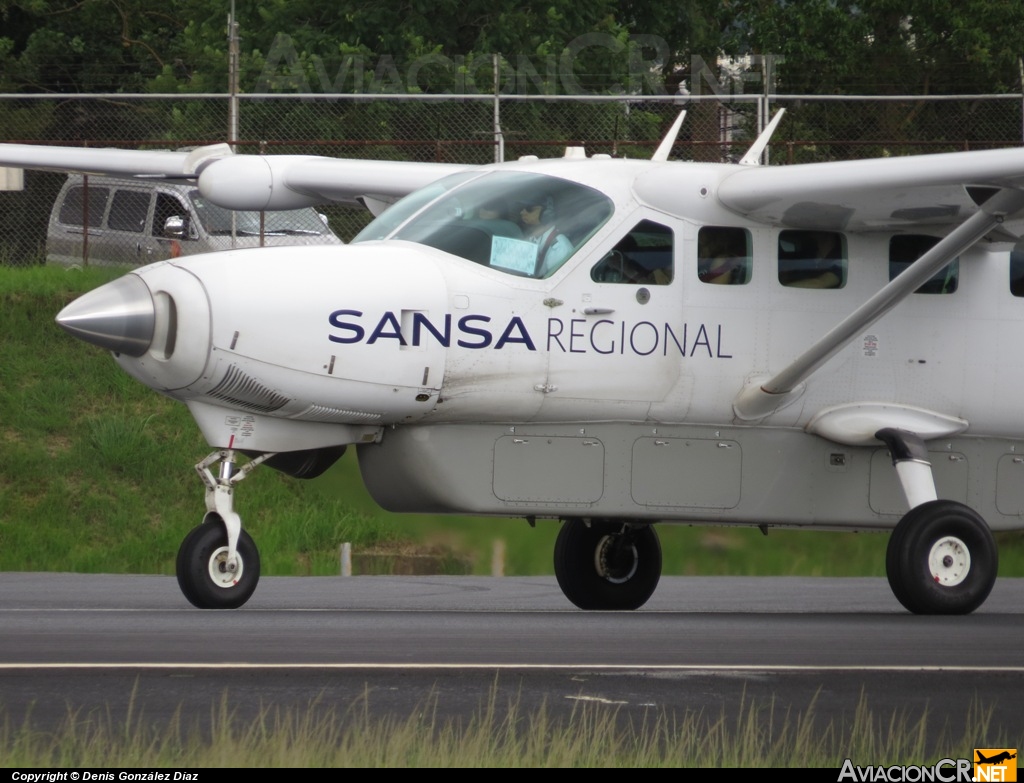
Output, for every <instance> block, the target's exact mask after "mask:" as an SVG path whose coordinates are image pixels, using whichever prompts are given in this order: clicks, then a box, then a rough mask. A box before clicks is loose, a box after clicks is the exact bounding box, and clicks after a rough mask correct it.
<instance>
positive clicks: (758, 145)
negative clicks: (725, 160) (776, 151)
mask: <svg viewBox="0 0 1024 783" xmlns="http://www.w3.org/2000/svg"><path fill="white" fill-rule="evenodd" d="M785 113H786V110H785V109H779V110H778V111H777V112H776V113H775V116H774V117H772V121H771V122H769V123H768V125H767V126H766V127H765V129H764V130H763V131H761V135H760V136H758V137H757V140H756V141H755V142H754V143H753V144H752V145H751V146H750V149H749V150H747V154H746V155H744V156H743V157H742V158H740V163H741V164H742V165H744V166H760V165H761V153H762V152H764V148H765V147H767V146H768V142H769V141H770V140H771V138H772V134H773V133H775V129H776V128H777V127H778V126H779V121H780V120H781V119H782V115H783V114H785Z"/></svg>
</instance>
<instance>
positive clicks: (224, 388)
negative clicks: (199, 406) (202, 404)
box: [210, 365, 291, 413]
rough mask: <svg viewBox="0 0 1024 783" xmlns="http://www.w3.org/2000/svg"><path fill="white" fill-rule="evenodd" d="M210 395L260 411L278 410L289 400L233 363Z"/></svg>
mask: <svg viewBox="0 0 1024 783" xmlns="http://www.w3.org/2000/svg"><path fill="white" fill-rule="evenodd" d="M210 396H211V397H216V398H217V399H218V400H221V401H222V402H226V403H228V404H230V405H231V406H232V407H237V408H245V409H246V410H251V411H258V412H260V413H271V412H273V411H276V410H280V409H281V408H283V407H284V406H285V405H287V404H288V403H289V402H290V401H291V400H290V399H289V398H288V397H285V396H284V395H281V394H278V393H277V392H275V391H274V390H273V389H268V388H267V387H266V386H264V385H263V384H262V383H260V382H259V381H257V380H256V379H255V378H252V377H251V376H249V375H247V374H246V373H244V372H242V371H241V370H240V369H238V367H237V366H235V365H231V366H230V367H229V368H228V371H227V372H226V373H225V374H224V377H223V378H222V379H221V382H220V383H218V384H217V385H216V386H215V387H214V388H213V389H211V390H210Z"/></svg>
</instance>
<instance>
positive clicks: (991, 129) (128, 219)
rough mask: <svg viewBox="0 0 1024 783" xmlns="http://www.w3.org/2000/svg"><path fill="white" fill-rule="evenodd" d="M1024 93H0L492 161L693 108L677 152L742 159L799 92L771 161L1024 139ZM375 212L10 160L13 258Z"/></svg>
mask: <svg viewBox="0 0 1024 783" xmlns="http://www.w3.org/2000/svg"><path fill="white" fill-rule="evenodd" d="M1022 104H1024V95H1020V94H1014V95H964V96H940V97H936V96H929V97H911V96H875V97H867V96H865V97H843V96H810V95H807V96H787V95H771V96H764V95H700V96H686V97H683V96H680V95H674V96H663V95H658V96H650V97H623V96H592V95H588V96H548V95H545V96H522V95H498V96H494V95H491V96H488V95H479V94H471V95H459V96H453V95H409V94H394V95H377V94H355V95H319V94H303V95H299V94H287V95H282V94H264V95H239V96H235V97H234V98H232V97H231V96H227V95H187V96H182V95H173V96H167V95H117V94H110V95H60V96H54V95H45V96H44V95H38V96H36V95H0V141H3V142H10V143H30V144H59V145H70V146H83V147H123V148H140V149H143V148H144V149H179V148H184V147H194V146H198V145H204V144H214V143H219V142H224V141H228V142H231V143H233V144H234V145H235V148H236V150H237V151H238V152H240V153H252V154H284V153H293V154H313V155H327V156H332V157H343V158H344V157H351V158H369V159H382V160H414V161H441V162H459V163H477V164H484V163H490V162H493V161H496V160H512V159H515V158H518V157H521V156H524V155H536V156H538V157H556V156H559V155H561V154H562V153H563V150H564V148H565V147H567V146H582V147H585V148H586V150H587V153H588V154H591V155H593V154H607V155H612V156H615V157H632V158H648V157H650V156H651V155H652V154H653V152H654V150H655V149H656V148H657V146H658V144H659V142H660V141H661V139H662V138H663V136H664V135H665V133H666V132H667V130H668V128H669V127H670V125H671V124H672V122H673V121H674V120H675V118H676V116H677V115H678V113H679V112H680V111H681V110H683V109H686V110H687V118H686V121H685V123H684V124H683V128H682V131H681V133H680V134H679V138H678V140H677V142H676V144H675V146H674V147H673V150H672V157H673V158H676V159H679V160H698V161H728V160H736V159H738V158H739V157H741V156H742V155H743V153H744V152H745V151H746V149H747V147H748V146H749V144H750V143H751V141H752V140H753V139H754V138H756V136H757V134H758V133H759V132H760V130H761V129H762V128H763V127H764V125H765V123H766V121H767V119H768V118H769V117H770V116H772V115H774V113H775V112H776V111H777V110H778V109H780V108H785V109H787V113H786V115H785V117H784V119H783V121H782V123H781V125H780V126H779V128H778V129H777V130H776V132H775V134H774V136H773V139H772V143H771V145H770V146H769V149H768V156H769V161H770V163H772V164H781V165H785V164H792V163H805V162H812V161H825V160H847V159H857V158H867V157H881V156H890V155H893V156H895V155H912V154H921V153H929V152H946V151H953V150H967V149H984V148H992V147H1007V146H1018V145H1020V144H1021V143H1022V138H1024V132H1022V122H1024V113H1022ZM229 128H232V129H233V128H237V131H234V130H229ZM232 136H234V138H232ZM5 183H6V187H7V188H9V189H6V190H4V189H2V188H3V187H4V184H5ZM76 188H77V190H76ZM311 216H312V217H313V219H314V220H315V221H316V222H312V223H311V222H309V219H310V217H311ZM369 218H370V216H369V214H368V213H366V212H364V211H359V210H354V209H350V208H345V207H340V206H332V205H325V206H323V207H320V208H318V209H317V210H316V211H315V212H314V211H313V210H309V211H304V212H303V213H302V214H295V215H292V216H285V217H281V216H279V215H278V216H275V215H274V214H273V213H266V214H260V213H248V214H246V213H236V214H233V215H232V214H230V213H225V211H223V210H217V209H215V208H213V207H212V205H208V204H205V203H203V200H202V199H201V197H200V196H199V195H198V193H196V192H194V189H191V188H187V187H185V186H174V187H169V186H167V187H164V186H161V185H158V184H157V183H149V185H148V186H142V185H139V183H137V182H136V183H134V184H131V183H118V182H106V181H101V180H97V179H96V178H89V180H87V181H85V182H82V181H80V179H79V180H75V181H72V182H68V177H66V176H65V175H63V174H56V173H49V172H36V171H26V172H24V173H23V176H20V175H19V174H18V173H15V174H14V175H13V176H8V177H3V176H0V264H4V265H29V264H38V263H44V262H45V261H46V260H47V256H48V255H49V256H50V258H51V260H57V259H59V260H60V261H61V262H63V263H79V264H90V263H92V264H97V263H117V264H123V265H132V264H139V263H148V262H149V261H153V260H159V258H162V257H169V256H172V255H175V254H177V253H189V252H196V251H198V250H209V249H217V248H218V247H230V246H239V245H249V244H267V243H281V242H285V243H289V244H302V243H306V242H332V241H349V240H350V239H351V238H352V237H353V236H354V235H355V234H356V233H357V232H358V231H359V230H360V228H362V226H364V225H365V224H366V223H367V222H368V220H369ZM320 226H323V227H324V229H328V228H329V230H323V231H321V230H320V228H319V227H320ZM58 234H60V235H61V237H58V236H57V235H58ZM104 234H106V237H105V238H104ZM201 235H202V236H206V235H208V241H206V240H204V241H200V239H201ZM215 237H220V239H216V238H215ZM119 242H121V243H123V246H121V247H120V248H119V249H116V250H115V249H114V247H115V246H116V245H117V243H119Z"/></svg>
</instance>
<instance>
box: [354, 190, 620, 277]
mask: <svg viewBox="0 0 1024 783" xmlns="http://www.w3.org/2000/svg"><path fill="white" fill-rule="evenodd" d="M464 176H465V175H456V177H464ZM450 179H452V178H448V179H446V180H441V181H440V182H438V183H435V185H431V186H428V188H427V189H425V190H430V189H433V188H436V190H435V191H434V192H433V193H432V194H431V195H432V196H433V200H432V201H431V199H430V198H429V197H428V198H424V192H423V191H417V192H416V193H413V194H411V195H410V196H407V197H406V198H404V199H402V200H401V201H399V202H398V203H397V204H395V205H394V206H393V207H391V209H389V210H387V211H386V212H384V213H383V214H382V215H381V216H380V217H379V218H377V220H375V221H373V222H372V223H371V224H370V225H369V226H367V227H366V228H365V229H364V230H363V231H362V232H360V234H359V235H358V236H357V237H356V238H355V239H354V240H353V243H355V242H361V241H366V240H369V239H384V238H389V239H404V240H407V241H409V242H418V243H420V244H423V245H429V246H430V247H435V248H437V249H438V250H443V251H445V252H447V253H452V254H453V255H457V256H460V257H462V258H465V259H467V260H469V261H473V262H474V263H477V264H483V265H485V266H489V267H491V268H493V269H496V270H500V271H502V272H507V273H509V274H514V275H521V276H525V277H535V278H544V277H548V276H549V275H551V274H552V273H553V272H554V271H555V270H557V269H558V268H559V267H560V266H562V264H564V263H565V262H566V261H567V260H568V259H569V258H570V257H571V256H572V254H573V253H575V252H576V250H577V249H578V248H579V247H580V246H581V245H583V243H584V242H586V241H587V239H589V238H590V237H591V236H592V235H593V234H594V232H595V231H597V229H598V228H600V227H601V226H602V225H603V224H604V222H605V221H606V220H608V218H609V217H610V216H611V214H612V209H613V207H612V202H611V200H610V199H609V198H608V197H607V196H605V195H604V194H602V193H600V192H599V191H597V190H594V189H592V188H588V187H586V186H584V185H580V184H578V183H575V182H570V181H568V180H564V179H558V178H556V177H549V176H547V175H544V174H531V173H525V172H510V171H496V172H492V173H490V174H486V175H484V176H477V177H474V178H472V179H471V180H470V181H468V182H455V183H454V184H455V186H454V187H451V188H450V190H446V189H445V188H444V187H443V185H444V184H447V183H448V182H449V180H450ZM439 185H440V186H442V187H438V186H439ZM442 193H443V195H441V194H442ZM438 196H440V197H438ZM393 213H395V214H393ZM396 217H397V218H398V220H396V219H395V218H396ZM396 228H397V230H396Z"/></svg>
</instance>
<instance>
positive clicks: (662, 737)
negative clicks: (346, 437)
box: [0, 689, 1024, 774]
mask: <svg viewBox="0 0 1024 783" xmlns="http://www.w3.org/2000/svg"><path fill="white" fill-rule="evenodd" d="M495 693H496V689H492V692H491V694H490V695H489V697H488V698H487V699H486V700H485V702H484V703H483V704H481V706H480V707H479V709H478V711H477V712H476V714H475V715H473V716H472V717H471V718H470V719H468V720H466V721H464V722H462V721H456V720H452V719H445V720H442V719H441V718H439V717H438V706H439V705H438V703H437V701H436V699H429V700H428V701H427V702H426V703H424V704H422V705H419V707H417V708H416V709H414V710H413V711H412V714H411V716H410V717H408V718H405V719H374V718H371V717H370V710H369V709H368V708H367V707H368V704H369V701H368V699H369V696H365V697H364V698H363V699H359V700H356V701H355V702H354V703H353V704H351V705H349V706H348V707H347V708H346V709H343V710H337V711H336V710H330V709H323V708H322V707H323V705H311V706H310V707H309V708H308V709H305V710H302V709H299V710H288V711H277V710H269V709H268V710H265V711H264V712H263V713H262V714H261V715H259V716H258V717H257V718H255V719H253V720H250V721H240V720H238V719H237V717H236V716H235V715H234V714H233V713H232V710H231V708H230V706H229V704H230V700H229V698H228V695H227V694H225V696H224V698H223V700H222V702H221V705H220V707H219V708H216V707H215V708H214V709H213V710H212V713H213V714H212V715H211V716H209V720H207V721H205V725H203V726H200V725H199V724H198V723H197V722H189V723H186V721H185V719H184V718H183V717H182V715H181V713H180V712H178V713H176V714H175V715H173V716H172V717H171V718H170V720H169V721H168V722H167V724H166V725H161V726H155V725H154V724H152V723H150V722H149V721H148V720H147V719H146V717H145V716H144V715H141V714H139V715H131V716H129V718H128V719H127V720H125V721H123V722H118V721H115V720H113V719H112V718H110V717H109V715H104V714H103V713H102V711H97V712H91V713H88V714H83V713H80V712H69V714H68V716H67V718H66V720H65V721H64V725H63V726H61V727H60V728H58V729H57V730H56V731H55V732H52V733H51V732H43V731H39V730H36V729H33V728H31V726H30V725H29V724H28V721H26V724H25V725H23V726H12V725H10V723H9V722H6V723H4V724H2V725H0V758H2V759H3V760H4V765H5V766H7V767H8V768H19V767H32V768H53V767H56V768H66V767H93V768H96V769H98V770H109V769H118V768H135V769H154V768H156V769H166V768H179V769H181V768H185V769H190V768H215V767H227V768H230V767H237V768H243V767H245V768H253V767H263V768H281V767H295V768H299V767H305V768H329V767H338V768H369V767H373V768H409V767H446V768H460V767H473V768H477V769H480V768H499V767H512V768H536V767H556V768H602V767H614V768H630V769H636V768H652V767H654V768H657V767H673V768H680V767H701V768H722V767H727V768H729V767H731V768H800V767H805V768H806V767H810V768H823V769H830V770H833V774H835V773H837V772H838V770H840V769H841V768H842V765H843V762H844V760H845V759H850V760H851V761H852V762H853V763H854V764H855V765H858V766H869V765H870V766H875V765H884V766H885V767H886V768H888V767H891V766H893V765H907V766H911V765H913V766H920V765H923V766H927V767H930V766H932V765H934V764H935V763H936V762H937V761H938V760H940V759H944V758H949V759H957V758H970V757H971V755H972V749H973V748H975V747H1010V748H1015V747H1020V745H1021V744H1022V743H1021V740H1022V739H1024V738H1022V737H1003V736H992V732H990V731H989V724H990V718H991V714H990V713H986V712H985V711H983V710H980V709H977V710H972V711H971V714H970V715H968V716H967V719H968V723H967V725H970V726H971V727H972V728H971V730H970V733H969V734H967V735H965V736H952V735H951V734H950V732H949V731H948V730H947V728H946V727H945V726H944V724H939V725H938V727H937V728H936V726H935V723H936V719H935V718H934V717H933V716H930V715H928V714H927V713H925V714H923V715H921V716H920V717H918V718H915V719H909V718H908V717H907V715H906V714H905V713H902V712H893V713H891V714H888V715H880V714H876V713H874V712H873V711H872V710H871V709H870V707H869V705H868V704H867V703H866V702H865V701H864V700H863V699H862V700H861V702H860V704H859V705H858V706H857V708H856V710H855V712H854V714H853V715H851V716H848V717H844V718H842V719H839V720H836V721H828V722H826V721H823V720H820V719H819V718H818V717H817V716H816V714H815V709H814V705H813V704H812V705H811V707H810V708H809V709H808V710H807V711H806V712H803V713H799V714H790V713H788V712H787V713H786V714H781V711H777V710H776V709H775V708H774V707H773V705H771V704H767V705H763V704H762V705H758V704H754V703H741V704H740V706H739V708H738V710H737V712H736V717H733V718H726V717H725V715H724V713H723V714H722V715H719V716H714V715H710V716H709V715H703V714H699V713H692V712H688V713H686V714H684V715H674V714H669V713H666V712H664V711H656V710H652V711H651V714H650V715H649V716H647V717H645V718H643V719H641V720H640V722H639V723H632V722H630V721H628V720H623V719H622V716H621V715H620V713H619V711H618V710H617V709H616V708H614V707H608V706H602V705H596V706H595V705H584V706H582V707H580V708H579V709H577V710H574V711H573V713H572V715H571V716H569V717H568V718H566V719H558V718H555V717H554V716H553V715H552V714H551V713H549V711H548V710H547V709H545V708H541V709H539V710H536V711H534V712H532V713H527V712H524V711H523V710H522V709H520V707H519V706H518V705H517V704H516V703H515V702H514V701H512V702H510V703H504V702H502V701H501V700H500V699H499V698H498V697H496V696H495Z"/></svg>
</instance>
